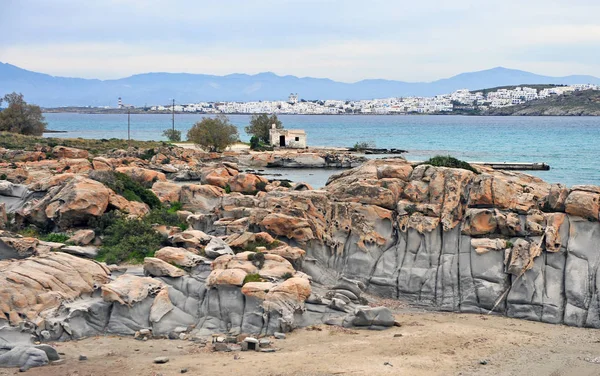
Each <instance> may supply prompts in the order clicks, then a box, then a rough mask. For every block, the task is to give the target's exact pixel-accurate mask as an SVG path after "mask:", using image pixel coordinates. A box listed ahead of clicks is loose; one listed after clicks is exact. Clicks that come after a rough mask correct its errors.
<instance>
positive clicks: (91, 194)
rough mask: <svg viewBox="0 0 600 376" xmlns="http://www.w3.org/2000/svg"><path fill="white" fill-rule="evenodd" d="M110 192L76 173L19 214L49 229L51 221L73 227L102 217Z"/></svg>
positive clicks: (24, 218) (30, 202)
mask: <svg viewBox="0 0 600 376" xmlns="http://www.w3.org/2000/svg"><path fill="white" fill-rule="evenodd" d="M110 195H111V191H110V189H108V188H106V187H105V186H104V185H103V184H102V183H99V182H97V181H95V180H91V179H87V178H84V177H82V176H76V177H74V178H72V179H70V180H67V181H66V182H65V183H64V184H62V185H59V186H55V187H52V188H50V189H49V190H48V193H47V194H46V195H45V196H44V197H43V198H41V199H40V200H32V201H29V202H28V204H27V205H26V206H25V207H23V208H22V209H20V210H19V211H18V212H17V214H18V215H19V216H20V217H21V218H23V220H24V221H26V222H29V223H33V224H36V225H39V226H41V227H42V228H47V227H48V223H52V224H54V225H56V226H58V227H59V228H70V227H74V226H78V225H82V224H87V223H88V221H89V219H90V218H92V217H99V216H101V215H102V214H103V213H104V212H105V211H106V208H107V207H108V204H109V199H110Z"/></svg>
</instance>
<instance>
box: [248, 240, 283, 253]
mask: <svg viewBox="0 0 600 376" xmlns="http://www.w3.org/2000/svg"><path fill="white" fill-rule="evenodd" d="M280 245H281V242H280V241H279V240H275V241H273V242H271V243H267V242H266V241H264V240H262V239H259V240H256V241H253V242H248V243H247V244H246V246H245V247H244V249H243V250H244V252H256V248H257V247H265V248H266V249H268V250H271V249H275V248H277V247H279V246H280Z"/></svg>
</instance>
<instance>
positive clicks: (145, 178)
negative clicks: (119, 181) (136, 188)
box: [115, 166, 167, 188]
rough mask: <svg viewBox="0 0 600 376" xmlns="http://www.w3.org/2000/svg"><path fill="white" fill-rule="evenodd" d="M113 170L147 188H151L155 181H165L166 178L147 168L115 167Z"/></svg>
mask: <svg viewBox="0 0 600 376" xmlns="http://www.w3.org/2000/svg"><path fill="white" fill-rule="evenodd" d="M115 170H116V171H117V172H120V173H122V174H125V175H127V176H129V177H130V178H131V179H132V180H134V181H136V182H138V183H140V184H142V185H143V186H145V187H148V188H150V187H152V185H153V184H154V183H155V182H157V181H167V177H166V176H165V174H163V173H162V172H158V171H154V170H149V169H147V168H142V167H133V166H128V167H117V168H116V169H115Z"/></svg>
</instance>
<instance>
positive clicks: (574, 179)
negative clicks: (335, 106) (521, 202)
mask: <svg viewBox="0 0 600 376" xmlns="http://www.w3.org/2000/svg"><path fill="white" fill-rule="evenodd" d="M204 116H205V115H196V114H189V115H188V114H181V115H177V114H176V115H175V127H176V128H177V129H179V130H181V131H182V133H183V134H184V135H185V133H186V132H187V130H188V129H189V128H190V127H191V126H192V125H193V124H194V123H195V122H197V121H199V120H201V119H202V118H203V117H204ZM45 117H46V120H47V122H48V128H49V129H51V130H60V131H67V133H52V134H47V136H51V137H82V138H112V137H115V138H127V115H121V114H110V115H104V114H102V115H96V114H72V113H58V114H57V113H49V114H45ZM229 118H230V120H231V122H232V123H233V124H235V125H236V126H238V128H239V130H240V138H241V139H242V141H247V140H248V139H249V136H248V135H246V133H245V132H244V126H246V125H247V124H248V122H249V119H250V116H249V115H232V116H229ZM280 119H281V120H282V121H283V124H284V127H286V128H300V129H304V130H306V132H307V136H308V143H309V145H312V146H352V145H354V144H355V143H356V142H358V141H373V142H374V143H375V144H376V146H377V147H380V148H398V149H404V150H408V153H407V154H405V157H406V158H407V159H409V160H424V159H427V158H429V157H431V156H434V155H437V154H444V155H447V154H449V155H452V156H454V157H457V158H460V159H463V160H466V161H471V162H477V161H484V162H545V163H547V164H549V165H550V166H551V169H550V171H535V172H530V173H531V174H534V175H536V176H539V177H541V178H543V179H545V180H546V181H549V182H553V183H554V182H561V183H564V184H567V185H569V186H570V185H574V184H594V185H600V118H596V117H475V116H449V115H447V116H433V115H427V116H406V115H399V116H377V115H373V116H368V115H348V116H345V115H336V116H327V115H323V116H320V115H283V116H281V117H280ZM170 127H171V115H166V114H148V115H146V114H145V115H131V137H132V138H133V139H137V140H161V139H163V138H162V136H161V134H162V131H163V130H164V129H166V128H170Z"/></svg>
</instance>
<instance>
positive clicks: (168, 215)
mask: <svg viewBox="0 0 600 376" xmlns="http://www.w3.org/2000/svg"><path fill="white" fill-rule="evenodd" d="M143 221H144V222H145V223H147V224H149V225H153V224H159V225H166V226H177V227H179V228H180V229H181V230H184V231H185V230H187V228H188V224H187V223H185V222H182V221H181V219H179V216H178V215H177V211H171V208H169V209H167V208H164V207H162V208H155V209H152V210H150V213H148V214H146V216H145V217H144V218H143Z"/></svg>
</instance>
